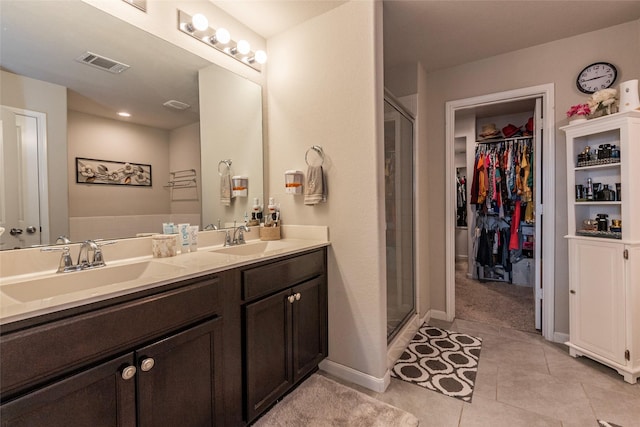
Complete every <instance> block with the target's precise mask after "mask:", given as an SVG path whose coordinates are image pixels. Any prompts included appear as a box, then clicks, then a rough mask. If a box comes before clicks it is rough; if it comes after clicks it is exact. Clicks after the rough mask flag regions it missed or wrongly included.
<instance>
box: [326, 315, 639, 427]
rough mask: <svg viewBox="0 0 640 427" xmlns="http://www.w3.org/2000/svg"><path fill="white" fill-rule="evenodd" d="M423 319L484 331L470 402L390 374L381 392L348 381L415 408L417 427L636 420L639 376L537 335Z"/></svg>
mask: <svg viewBox="0 0 640 427" xmlns="http://www.w3.org/2000/svg"><path fill="white" fill-rule="evenodd" d="M429 324H431V325H433V326H436V327H439V328H444V329H448V330H453V331H458V332H463V333H466V334H470V335H474V336H479V337H482V339H483V342H482V351H481V353H480V364H479V367H478V375H477V378H476V386H475V391H474V393H473V401H472V402H471V403H464V402H462V401H460V400H458V399H455V398H451V397H447V396H444V395H442V394H439V393H436V392H433V391H430V390H426V389H423V388H422V387H419V386H416V385H414V384H409V383H407V382H404V381H401V380H397V379H393V378H392V379H391V385H390V386H389V388H388V389H387V390H386V391H385V392H384V393H376V392H373V391H371V390H367V389H364V388H362V387H359V386H357V385H353V384H348V383H346V384H347V385H349V386H351V387H353V388H355V389H357V390H359V391H362V392H364V393H366V394H368V395H370V396H373V397H375V398H377V399H379V400H382V401H384V402H387V403H389V404H391V405H394V406H396V407H398V408H401V409H404V410H405V411H407V412H410V413H412V414H414V415H415V416H416V417H418V419H419V420H420V427H429V426H433V427H469V426H491V427H502V426H504V427H518V426H523V427H525V426H526V427H534V426H556V427H597V426H598V423H597V420H598V419H602V420H606V421H609V422H612V423H615V424H619V425H621V426H623V427H640V382H639V383H638V384H634V385H631V384H628V383H625V382H624V381H623V380H622V376H620V375H618V374H617V373H616V372H615V371H613V370H612V369H610V368H607V367H605V366H603V365H601V364H599V363H596V362H594V361H592V360H590V359H586V358H578V359H574V358H572V357H571V356H569V353H568V350H567V349H566V347H565V346H564V345H561V344H555V343H550V342H548V341H546V340H544V339H543V338H542V337H541V336H540V335H536V334H529V333H526V332H521V331H518V330H515V329H508V328H503V327H497V326H492V325H487V324H483V323H478V322H472V321H466V320H461V319H456V320H455V321H454V322H453V323H452V322H443V321H437V320H432V321H430V322H429ZM338 381H340V380H338ZM341 382H342V383H344V382H343V381H341Z"/></svg>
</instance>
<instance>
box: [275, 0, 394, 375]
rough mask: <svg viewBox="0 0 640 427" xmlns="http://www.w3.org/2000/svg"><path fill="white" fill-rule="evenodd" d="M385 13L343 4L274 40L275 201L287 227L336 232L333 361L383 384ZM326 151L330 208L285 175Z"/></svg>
mask: <svg viewBox="0 0 640 427" xmlns="http://www.w3.org/2000/svg"><path fill="white" fill-rule="evenodd" d="M380 18H381V7H380V4H379V2H371V1H366V2H365V1H356V2H349V3H346V4H344V5H342V6H339V7H337V8H335V9H333V10H331V11H329V12H327V13H326V14H324V15H321V16H318V17H316V18H314V19H311V20H309V21H307V22H304V23H303V24H301V25H299V26H296V27H294V28H292V29H290V30H288V31H286V32H284V33H281V34H280V35H278V36H275V37H273V38H271V39H269V41H268V48H269V74H268V80H267V83H268V87H269V96H268V113H269V118H268V123H269V145H268V158H269V167H268V175H269V182H270V185H269V195H270V196H273V197H275V198H276V199H277V200H278V201H279V202H280V203H281V208H282V221H283V223H284V224H303V225H306V224H321V225H328V226H329V230H330V238H331V248H330V251H329V359H330V360H331V361H332V362H335V363H337V364H340V365H343V366H347V367H349V368H352V369H355V370H357V371H360V372H363V373H366V374H368V375H370V376H372V377H374V378H376V379H380V378H382V377H383V376H384V374H385V371H386V366H385V365H386V362H385V356H386V350H387V349H386V338H385V337H386V323H385V322H386V314H385V313H386V300H385V292H386V291H385V290H386V283H385V262H384V256H383V254H384V230H383V224H384V211H383V209H382V203H383V197H382V189H383V185H384V183H383V175H382V172H381V171H382V149H381V147H382V146H381V136H382V129H381V126H382V123H383V120H382V111H383V108H382V95H383V87H382V81H381V77H382V75H381V68H382V64H381V59H382V58H381V54H380V51H381V40H380V36H381V34H382V31H381V30H382V28H381V27H380V25H381V22H380ZM314 144H315V145H320V146H322V148H323V150H324V152H325V156H326V158H325V163H324V169H325V174H326V179H327V185H328V188H329V193H328V201H327V203H325V204H320V205H317V206H305V205H304V204H303V197H302V196H293V195H287V194H285V193H284V184H283V173H284V171H285V170H287V169H300V170H303V171H306V167H307V166H306V164H305V152H306V151H307V150H308V149H309V147H311V146H312V145H314Z"/></svg>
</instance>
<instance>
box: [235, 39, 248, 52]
mask: <svg viewBox="0 0 640 427" xmlns="http://www.w3.org/2000/svg"><path fill="white" fill-rule="evenodd" d="M236 48H237V49H238V53H241V54H242V55H246V54H247V53H249V52H251V45H250V44H249V42H248V41H246V40H240V41H239V42H238V44H237V46H236Z"/></svg>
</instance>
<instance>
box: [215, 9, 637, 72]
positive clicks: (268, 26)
mask: <svg viewBox="0 0 640 427" xmlns="http://www.w3.org/2000/svg"><path fill="white" fill-rule="evenodd" d="M211 1H213V3H214V4H216V5H217V6H218V7H221V8H222V9H224V10H225V11H226V12H227V13H229V14H230V15H232V16H234V17H235V18H236V19H238V20H239V21H241V22H243V23H244V24H245V25H247V26H249V27H251V28H253V29H254V30H255V31H256V32H257V33H258V34H260V35H262V36H263V37H265V38H269V37H271V36H273V35H275V34H278V33H280V32H282V31H284V30H286V29H288V28H291V27H293V26H295V25H298V24H300V23H301V22H303V21H305V20H307V19H310V18H312V17H314V16H317V15H319V14H322V13H325V12H327V11H329V10H331V9H333V8H334V7H337V6H340V5H341V4H342V3H344V2H341V1H324V0H286V1H281V0H240V1H238V0H235V1H230V0H211ZM356 1H357V0H356ZM383 14H384V15H383V16H384V62H385V72H386V73H390V72H394V71H395V70H398V69H402V68H406V67H414V66H415V64H416V63H417V62H418V61H419V62H421V63H422V65H423V67H424V68H425V70H426V71H433V70H438V69H443V68H448V67H452V66H455V65H459V64H464V63H467V62H472V61H476V60H478V59H481V58H487V57H491V56H494V55H499V54H502V53H506V52H511V51H514V50H519V49H523V48H527V47H531V46H535V45H539V44H543V43H547V42H550V41H553V40H558V39H562V38H566V37H570V36H574V35H578V34H583V33H587V32H590V31H594V30H598V29H601V28H606V27H610V26H613V25H617V24H621V23H624V22H629V21H633V20H636V19H640V1H637V0H624V1H613V0H599V1H577V0H571V1H557V0H554V1H548V0H500V1H480V0H476V1H464V0H440V1H435V0H384V1H383Z"/></svg>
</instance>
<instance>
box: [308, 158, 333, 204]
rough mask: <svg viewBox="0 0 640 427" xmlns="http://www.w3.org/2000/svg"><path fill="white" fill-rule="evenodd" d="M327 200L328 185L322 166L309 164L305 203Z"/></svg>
mask: <svg viewBox="0 0 640 427" xmlns="http://www.w3.org/2000/svg"><path fill="white" fill-rule="evenodd" d="M326 201H327V186H326V184H325V182H324V172H323V171H322V166H309V168H308V169H307V176H306V182H305V184H304V204H305V205H317V204H318V203H320V202H323V203H324V202H326Z"/></svg>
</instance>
